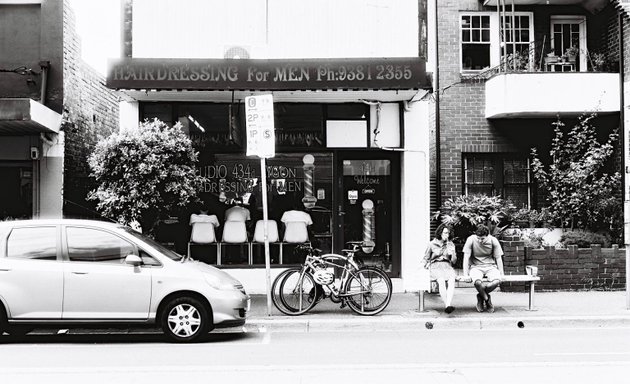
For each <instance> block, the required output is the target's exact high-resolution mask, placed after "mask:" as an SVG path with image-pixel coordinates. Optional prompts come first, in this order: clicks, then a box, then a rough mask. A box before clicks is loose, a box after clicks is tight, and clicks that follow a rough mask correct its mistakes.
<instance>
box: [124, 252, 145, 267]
mask: <svg viewBox="0 0 630 384" xmlns="http://www.w3.org/2000/svg"><path fill="white" fill-rule="evenodd" d="M125 263H126V264H131V265H133V266H134V267H137V266H139V265H142V259H141V258H140V256H138V255H127V257H125Z"/></svg>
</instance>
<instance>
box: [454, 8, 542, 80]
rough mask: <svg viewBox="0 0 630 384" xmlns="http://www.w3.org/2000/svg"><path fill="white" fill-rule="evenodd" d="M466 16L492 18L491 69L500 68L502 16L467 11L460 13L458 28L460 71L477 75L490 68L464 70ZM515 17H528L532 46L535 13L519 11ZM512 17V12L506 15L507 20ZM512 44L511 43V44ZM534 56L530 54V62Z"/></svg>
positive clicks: (532, 53) (494, 13) (487, 12)
mask: <svg viewBox="0 0 630 384" xmlns="http://www.w3.org/2000/svg"><path fill="white" fill-rule="evenodd" d="M464 16H489V17H490V68H495V67H497V66H499V65H500V64H501V58H502V55H503V52H502V49H501V34H500V31H501V29H500V27H501V17H500V14H499V13H498V12H491V11H481V12H474V11H466V12H460V13H459V19H458V21H459V28H458V32H459V38H458V40H459V71H460V73H462V74H476V73H480V72H483V71H485V70H487V69H488V68H484V69H464V65H463V61H464V57H463V55H464V51H463V45H464V41H463V39H462V20H463V17H464ZM514 16H515V17H516V16H528V17H529V39H530V41H529V44H530V46H531V44H532V43H533V42H535V36H534V13H533V12H526V11H518V12H514ZM511 17H512V13H511V12H510V13H509V14H507V15H506V19H507V18H511ZM510 44H511V43H510ZM521 44H522V42H521ZM533 55H534V52H530V61H531V60H532V59H533Z"/></svg>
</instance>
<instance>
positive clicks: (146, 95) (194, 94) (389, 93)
mask: <svg viewBox="0 0 630 384" xmlns="http://www.w3.org/2000/svg"><path fill="white" fill-rule="evenodd" d="M120 91H121V92H122V93H124V94H126V95H127V96H129V97H131V98H132V99H133V100H136V101H184V102H185V101H190V102H204V101H211V102H224V103H229V102H233V101H234V100H244V99H245V97H247V96H252V95H258V94H268V93H271V94H273V100H274V102H294V103H356V102H360V101H363V100H369V101H380V102H384V103H391V102H398V101H410V100H412V99H413V100H416V99H418V98H419V97H420V96H424V95H425V94H426V93H427V90H424V89H400V90H379V91H376V90H364V91H351V90H343V91H337V90H309V91H181V90H159V91H158V90H148V89H147V90H137V89H121V90H120Z"/></svg>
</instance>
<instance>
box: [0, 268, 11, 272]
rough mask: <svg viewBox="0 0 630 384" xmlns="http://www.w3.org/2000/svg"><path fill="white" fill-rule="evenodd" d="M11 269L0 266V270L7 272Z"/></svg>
mask: <svg viewBox="0 0 630 384" xmlns="http://www.w3.org/2000/svg"><path fill="white" fill-rule="evenodd" d="M9 271H11V269H10V268H0V272H9Z"/></svg>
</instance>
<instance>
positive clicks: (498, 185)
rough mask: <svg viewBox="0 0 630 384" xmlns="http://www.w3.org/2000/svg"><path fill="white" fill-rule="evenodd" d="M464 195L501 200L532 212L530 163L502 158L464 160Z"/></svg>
mask: <svg viewBox="0 0 630 384" xmlns="http://www.w3.org/2000/svg"><path fill="white" fill-rule="evenodd" d="M464 189H465V190H464V193H465V194H466V195H471V194H483V195H488V196H495V195H498V196H501V197H503V198H504V199H506V200H510V201H512V203H514V204H515V205H516V206H517V207H525V208H531V206H532V200H531V196H532V178H531V172H530V164H529V159H527V158H518V157H514V156H506V155H501V154H469V155H465V156H464Z"/></svg>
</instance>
